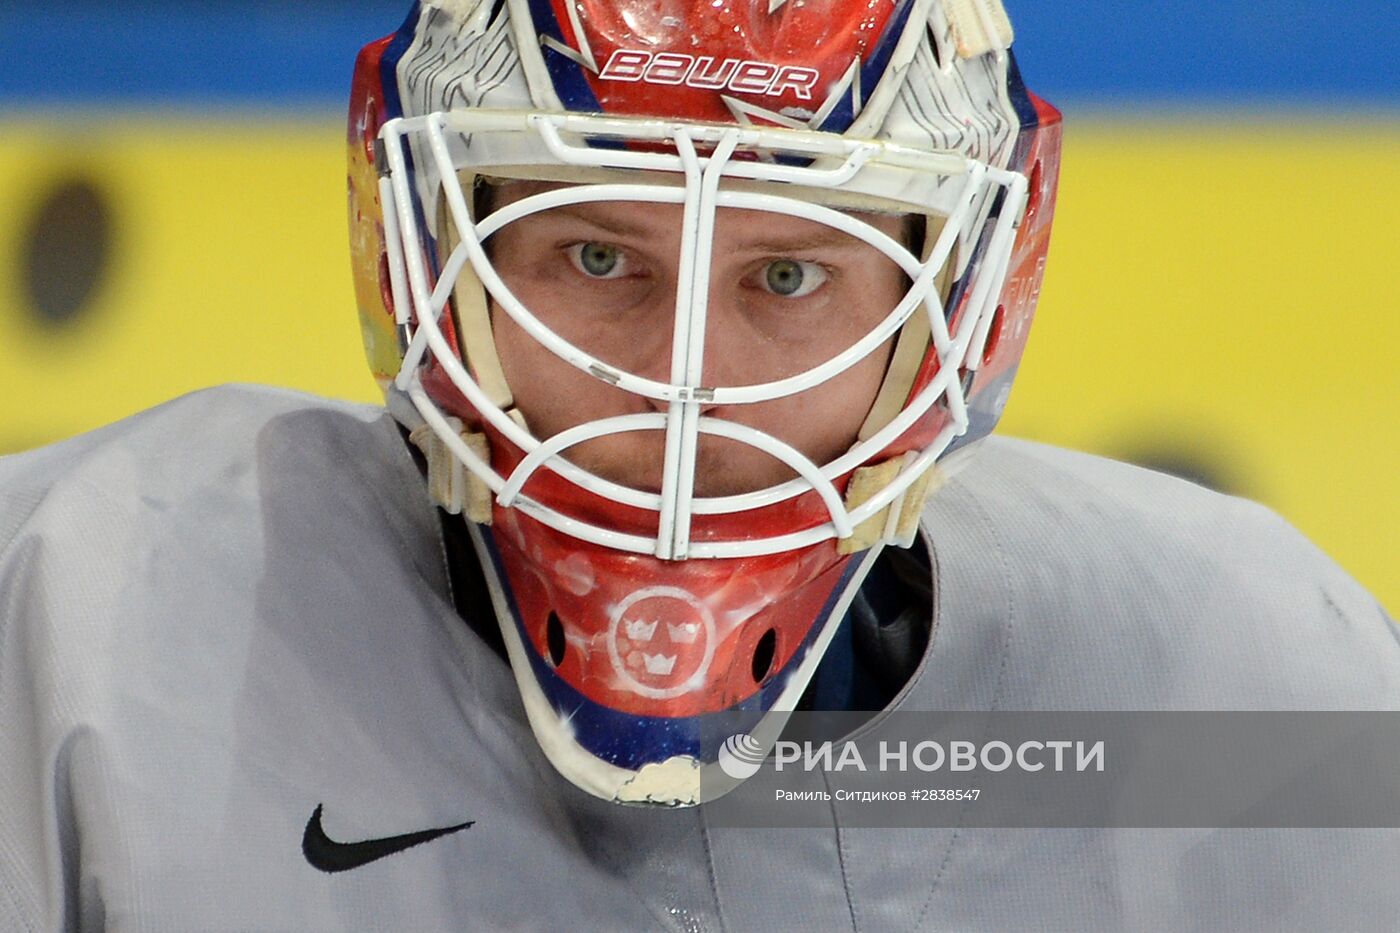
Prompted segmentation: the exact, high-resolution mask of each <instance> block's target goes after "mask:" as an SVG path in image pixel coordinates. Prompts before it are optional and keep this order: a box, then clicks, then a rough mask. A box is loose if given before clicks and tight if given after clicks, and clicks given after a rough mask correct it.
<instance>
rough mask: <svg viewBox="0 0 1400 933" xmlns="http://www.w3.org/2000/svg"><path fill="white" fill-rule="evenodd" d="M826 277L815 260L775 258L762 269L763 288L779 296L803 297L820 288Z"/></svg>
mask: <svg viewBox="0 0 1400 933" xmlns="http://www.w3.org/2000/svg"><path fill="white" fill-rule="evenodd" d="M827 277H828V276H827V272H826V270H825V269H823V268H822V267H821V266H820V265H818V264H817V263H815V262H803V261H802V260H800V259H776V260H774V261H773V262H770V263H768V265H767V266H766V267H765V268H764V270H763V288H764V289H765V290H766V291H769V292H772V293H773V294H774V295H777V296H779V297H781V298H805V297H806V296H808V295H810V294H812V292H814V291H816V290H817V289H818V288H821V286H822V285H823V284H825V282H826V280H827Z"/></svg>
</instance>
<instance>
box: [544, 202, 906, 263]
mask: <svg viewBox="0 0 1400 933" xmlns="http://www.w3.org/2000/svg"><path fill="white" fill-rule="evenodd" d="M638 203H639V204H644V203H645V202H638ZM591 206H592V205H591V204H588V203H585V204H565V205H562V206H560V207H556V208H553V209H552V210H550V211H545V212H543V214H544V215H547V214H562V215H564V216H566V217H569V218H571V219H573V220H576V221H578V222H579V223H583V224H587V225H588V226H590V227H595V228H597V229H599V230H602V231H604V232H606V233H608V234H610V235H612V236H615V237H618V238H632V239H642V240H651V239H655V237H656V231H655V230H653V229H650V228H648V227H646V226H644V225H642V224H637V223H632V222H630V221H629V220H628V219H627V218H625V217H611V216H607V215H599V214H597V213H594V212H593V211H590V210H588V208H589V207H591ZM534 216H536V217H540V216H543V215H542V214H535V215H534ZM896 242H898V239H896ZM860 248H864V249H872V248H873V247H872V246H871V245H870V244H869V243H867V242H866V241H865V240H862V239H860V238H859V237H855V236H852V235H851V234H849V233H846V232H845V231H843V230H837V229H836V228H834V227H827V226H824V225H818V229H816V230H814V231H812V232H810V233H804V234H801V235H787V236H783V237H778V238H774V239H754V240H739V241H738V242H733V243H731V244H730V245H729V247H728V249H726V250H725V252H731V253H733V252H751V253H770V254H774V255H780V256H781V255H788V254H791V253H798V252H801V251H802V250H808V249H860Z"/></svg>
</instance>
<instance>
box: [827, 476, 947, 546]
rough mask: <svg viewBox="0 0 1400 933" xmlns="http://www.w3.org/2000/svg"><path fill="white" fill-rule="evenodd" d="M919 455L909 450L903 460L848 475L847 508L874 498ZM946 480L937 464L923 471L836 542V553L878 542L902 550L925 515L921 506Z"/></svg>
mask: <svg viewBox="0 0 1400 933" xmlns="http://www.w3.org/2000/svg"><path fill="white" fill-rule="evenodd" d="M918 456H919V454H918V451H910V452H909V453H907V454H905V455H904V456H903V457H894V458H891V459H889V460H886V461H885V462H884V463H877V464H875V465H874V466H868V467H860V468H859V469H857V470H856V471H855V472H854V473H852V474H851V483H850V485H849V486H848V487H847V488H846V508H847V509H848V510H851V509H855V508H857V507H858V506H860V505H861V504H862V503H865V502H868V501H870V500H871V499H873V498H874V497H875V496H876V495H878V494H879V492H880V491H881V490H883V489H884V488H885V487H886V486H888V485H890V484H891V483H893V482H894V481H895V479H897V478H898V477H899V476H900V475H901V474H902V473H903V472H904V471H905V470H906V469H907V468H908V467H909V465H910V464H912V463H913V462H914V460H915V459H916V458H917V457H918ZM946 478H947V477H945V476H944V474H943V471H942V470H941V469H939V467H938V465H937V464H934V465H932V466H930V467H929V468H928V469H926V470H924V472H923V473H921V474H920V475H919V476H918V477H917V478H916V479H915V480H914V482H913V483H911V484H910V486H909V488H908V489H906V490H905V491H904V493H903V494H902V495H900V496H898V497H896V498H895V500H894V501H893V502H891V503H890V504H889V505H887V506H885V507H884V508H883V509H881V510H880V511H878V512H876V513H875V514H874V515H872V516H870V517H869V518H867V519H866V520H865V521H863V522H861V523H860V524H859V525H857V526H856V530H855V534H853V535H851V536H850V537H849V538H845V539H843V540H841V541H838V542H837V550H838V551H839V553H841V554H856V553H859V552H860V551H864V550H866V549H868V548H871V547H874V546H875V545H876V544H879V543H881V542H883V543H885V544H892V545H894V546H895V547H901V548H907V547H910V546H911V545H913V543H914V539H915V538H916V537H917V536H918V533H919V518H920V516H922V515H923V514H924V503H925V502H926V501H927V500H928V497H929V496H930V495H932V494H933V492H934V491H935V490H937V489H938V488H939V487H940V486H942V485H943V483H944V481H945V480H946Z"/></svg>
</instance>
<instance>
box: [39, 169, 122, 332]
mask: <svg viewBox="0 0 1400 933" xmlns="http://www.w3.org/2000/svg"><path fill="white" fill-rule="evenodd" d="M112 213H113V212H112V206H111V199H110V198H109V196H108V195H107V194H106V192H104V191H103V190H102V187H101V186H100V185H98V184H97V183H96V182H95V181H94V180H93V179H91V178H89V177H86V176H83V175H70V176H67V177H65V178H61V179H59V180H58V181H56V182H55V183H53V184H52V185H51V186H50V187H49V190H48V191H47V192H45V194H44V196H43V197H41V198H40V199H39V203H38V205H37V206H36V207H35V209H34V210H33V212H32V213H31V214H30V216H29V218H28V222H27V223H26V224H25V226H24V227H22V228H21V241H20V242H21V247H20V249H21V256H20V283H21V286H22V288H23V294H24V297H25V298H26V299H27V301H26V304H27V305H28V307H29V309H30V312H31V313H32V314H33V315H34V317H35V318H36V319H37V320H38V322H39V323H40V324H43V325H45V326H49V327H62V326H66V325H69V324H72V323H73V322H75V321H77V320H78V319H80V318H81V317H83V316H84V314H85V313H86V312H87V311H88V310H89V309H90V308H91V306H92V304H93V301H94V298H95V297H96V294H97V291H98V288H99V286H100V285H101V284H102V280H103V278H104V277H105V276H106V274H107V271H108V266H109V265H110V263H111V261H112V252H113V250H112V239H113V234H114V226H115V225H114V224H113V218H112Z"/></svg>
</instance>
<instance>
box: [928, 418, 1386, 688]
mask: <svg viewBox="0 0 1400 933" xmlns="http://www.w3.org/2000/svg"><path fill="white" fill-rule="evenodd" d="M925 527H926V529H927V531H928V533H929V535H930V538H931V540H932V541H933V543H934V551H935V555H936V560H937V565H938V570H939V584H940V587H941V592H940V605H941V607H942V608H944V609H946V610H948V611H949V612H950V613H952V614H953V615H954V616H959V615H961V616H970V617H981V618H983V619H984V620H988V619H991V620H993V621H989V622H987V625H988V626H989V628H988V631H989V632H993V633H999V634H986V633H984V636H983V637H984V638H987V639H991V640H993V641H994V639H995V638H996V637H1005V638H1009V639H1012V641H1011V642H1009V643H1008V644H1010V645H1011V647H1010V649H1008V651H1007V652H1006V655H1005V657H1006V659H1007V663H1008V664H1011V665H1012V667H1011V668H1009V670H1012V671H1015V670H1026V671H1029V669H1030V666H1031V665H1049V666H1053V667H1055V668H1056V669H1057V670H1058V671H1059V674H1058V676H1057V677H1056V678H1055V680H1054V681H1053V682H1046V681H1043V680H1042V681H1039V682H1038V683H1037V686H1036V687H1035V689H1039V690H1044V691H1048V692H1049V694H1051V695H1054V696H1057V697H1059V698H1060V699H1059V700H1052V702H1065V703H1094V702H1096V701H1098V702H1102V703H1111V702H1114V701H1113V700H1112V697H1114V696H1117V697H1119V698H1121V699H1122V701H1123V702H1138V703H1140V704H1142V706H1143V708H1156V707H1158V706H1165V707H1172V706H1199V707H1202V708H1207V707H1214V708H1231V707H1235V708H1269V707H1271V706H1280V707H1285V708H1286V707H1291V706H1295V705H1296V706H1298V707H1299V708H1346V707H1348V706H1350V705H1353V704H1354V705H1356V708H1370V707H1371V706H1374V705H1375V704H1376V703H1378V702H1382V698H1386V699H1384V700H1383V702H1384V703H1385V704H1393V703H1394V702H1395V700H1394V699H1390V698H1393V697H1395V696H1396V695H1397V687H1400V639H1397V631H1396V628H1395V625H1394V623H1393V622H1392V621H1391V620H1390V618H1389V617H1388V616H1387V615H1386V613H1385V611H1384V610H1383V609H1382V608H1381V607H1380V605H1379V604H1378V603H1377V602H1376V600H1375V599H1374V598H1373V597H1372V596H1371V595H1370V594H1369V593H1368V592H1366V590H1365V589H1364V588H1362V587H1361V586H1360V585H1359V584H1357V583H1356V581H1354V580H1353V579H1352V578H1351V577H1350V576H1349V575H1348V574H1347V573H1346V572H1345V571H1344V570H1342V569H1341V568H1340V567H1338V566H1337V564H1336V563H1335V562H1334V561H1332V560H1331V559H1330V558H1328V557H1327V556H1326V555H1325V554H1323V553H1322V552H1321V551H1320V550H1318V549H1317V548H1316V547H1315V546H1314V545H1313V544H1312V543H1311V542H1309V541H1308V540H1307V539H1306V538H1305V537H1304V536H1303V535H1302V534H1300V533H1299V532H1298V531H1297V530H1296V529H1294V528H1293V527H1292V526H1291V525H1289V524H1288V522H1286V521H1284V520H1283V519H1282V518H1280V517H1279V516H1278V515H1277V514H1275V513H1274V512H1273V511H1271V510H1269V509H1268V508H1266V507H1264V506H1261V505H1258V504H1256V503H1253V502H1250V501H1247V500H1244V499H1240V498H1235V497H1231V496H1226V495H1222V494H1220V493H1217V492H1213V491H1211V490H1208V489H1205V488H1203V487H1201V486H1198V485H1196V484H1194V483H1191V482H1188V481H1185V480H1182V479H1178V478H1176V477H1172V476H1168V475H1165V474H1162V473H1157V472H1154V471H1152V470H1147V469H1143V468H1141V467H1136V466H1132V465H1129V464H1124V463H1119V462H1116V461H1112V460H1108V459H1105V458H1103V457H1097V456H1093V455H1090V454H1085V453H1079V452H1075V451H1069V450H1063V449H1059V448H1055V447H1050V446H1046V445H1043V444H1036V443H1031V442H1028V441H1021V440H1013V439H1009V438H1002V437H993V438H989V439H988V440H987V442H985V444H984V445H983V446H982V448H981V449H980V450H979V451H977V452H976V453H975V454H974V455H973V457H972V458H970V459H969V462H968V465H967V467H966V468H965V469H962V470H961V471H959V472H958V473H957V474H956V475H955V476H954V477H953V478H952V479H951V480H950V482H949V483H948V484H947V486H946V487H945V488H944V489H943V490H941V491H940V492H939V493H938V494H937V495H936V496H935V497H934V499H933V501H932V502H931V505H930V508H929V511H928V513H927V515H926V520H925ZM940 621H942V620H940ZM981 647H982V650H984V651H986V652H994V653H995V652H996V651H999V650H1000V649H998V648H997V647H996V646H995V645H994V644H992V643H990V642H989V643H988V644H985V645H982V646H981ZM1013 654H1014V657H1013ZM981 663H990V662H989V661H988V659H987V658H986V657H984V658H982V660H981ZM1016 664H1021V665H1025V667H1022V668H1017V667H1016V666H1015V665H1016ZM1042 673H1043V671H1042ZM1110 683H1111V684H1112V686H1108V684H1110ZM1093 684H1098V685H1099V687H1101V688H1102V689H1098V688H1095V687H1093V686H1091V685H1093ZM1042 699H1049V698H1048V697H1044V696H1042ZM1084 708H1094V707H1093V706H1092V705H1088V706H1085V707H1084Z"/></svg>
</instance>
